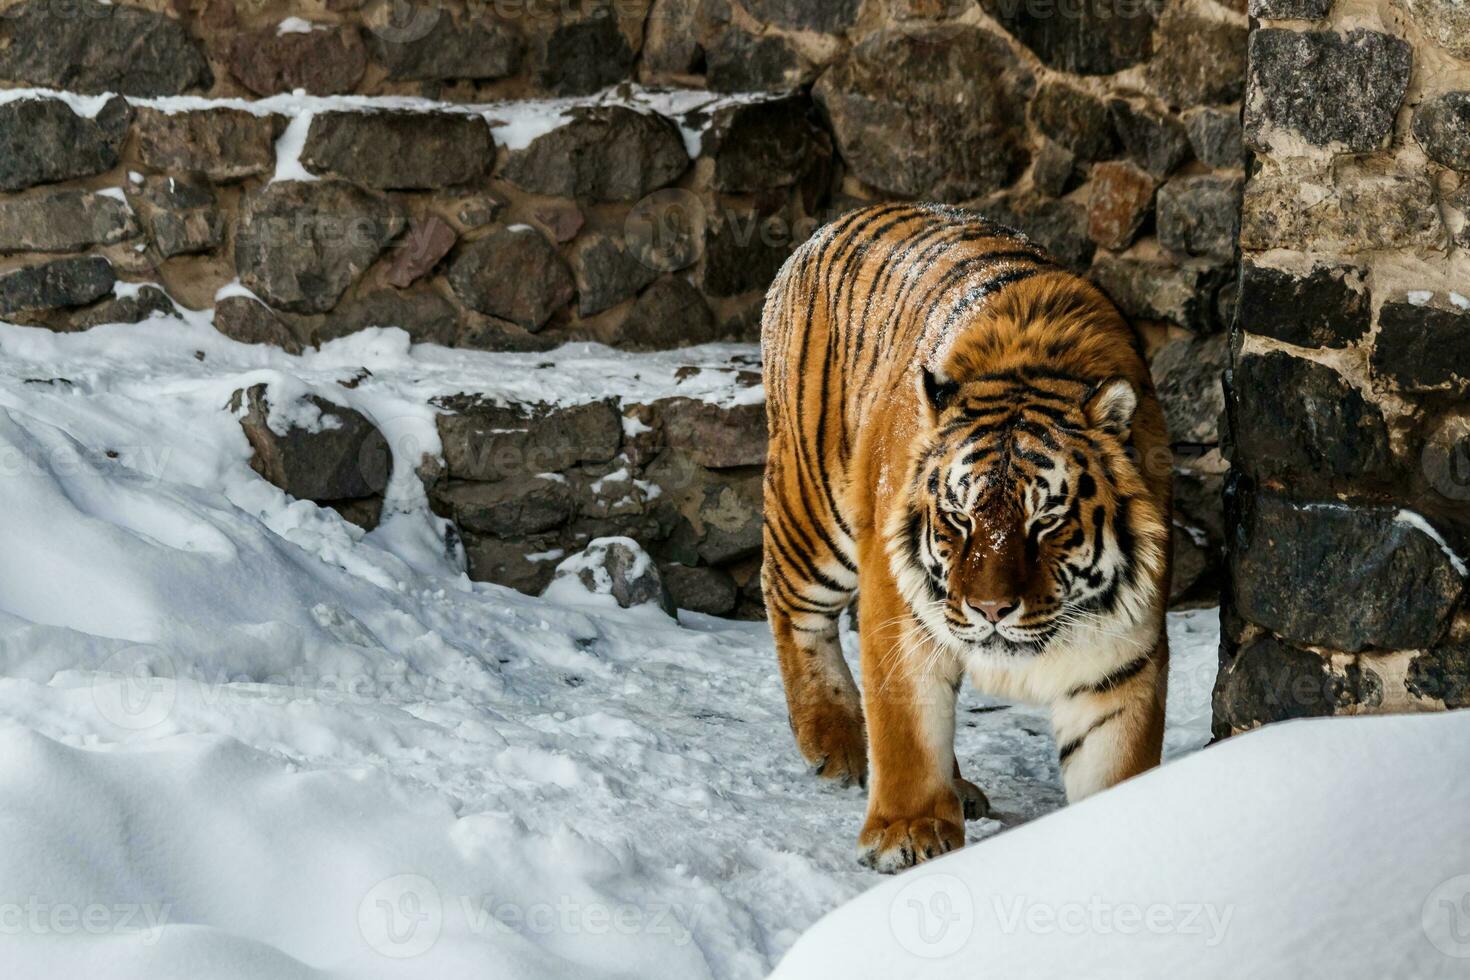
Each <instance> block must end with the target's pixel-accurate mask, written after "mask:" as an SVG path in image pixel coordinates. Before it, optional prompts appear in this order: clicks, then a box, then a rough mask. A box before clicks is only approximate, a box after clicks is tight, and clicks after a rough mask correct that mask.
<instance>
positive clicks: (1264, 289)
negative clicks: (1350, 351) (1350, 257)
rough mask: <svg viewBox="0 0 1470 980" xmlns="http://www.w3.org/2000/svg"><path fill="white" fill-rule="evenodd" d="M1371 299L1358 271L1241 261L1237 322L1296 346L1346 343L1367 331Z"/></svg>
mask: <svg viewBox="0 0 1470 980" xmlns="http://www.w3.org/2000/svg"><path fill="white" fill-rule="evenodd" d="M1372 319H1373V309H1372V303H1371V302H1370V300H1369V296H1368V287H1367V285H1366V283H1365V282H1364V273H1363V270H1361V269H1354V268H1352V267H1348V266H1319V267H1315V268H1313V269H1312V270H1311V271H1310V272H1309V273H1307V274H1305V275H1296V274H1294V273H1291V272H1287V271H1285V270H1281V269H1272V268H1269V267H1267V266H1263V265H1256V264H1254V263H1249V262H1246V263H1242V266H1241V281H1240V326H1241V329H1243V330H1246V331H1249V332H1250V333H1255V334H1260V335H1262V336H1264V337H1271V338H1274V339H1276V340H1282V341H1285V342H1286V343H1288V344H1296V345H1297V346H1299V347H1339V348H1341V347H1346V346H1347V345H1348V344H1351V343H1353V342H1354V341H1357V340H1359V339H1361V338H1362V336H1363V335H1364V334H1366V333H1367V332H1368V327H1369V325H1370V324H1371V322H1372Z"/></svg>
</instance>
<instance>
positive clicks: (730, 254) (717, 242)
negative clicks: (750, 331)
mask: <svg viewBox="0 0 1470 980" xmlns="http://www.w3.org/2000/svg"><path fill="white" fill-rule="evenodd" d="M716 217H717V219H718V220H713V221H709V222H707V223H706V225H705V228H704V233H705V241H704V279H703V285H704V291H705V293H706V294H707V295H709V296H713V297H724V296H739V295H741V294H742V293H750V292H765V291H766V288H767V287H769V286H770V284H771V281H772V280H773V279H775V278H776V273H777V272H779V271H781V266H782V264H783V263H784V262H785V261H786V257H787V256H788V255H790V254H791V248H792V241H791V232H790V227H789V226H788V225H787V223H786V221H785V219H784V218H783V217H781V216H780V215H771V214H762V213H761V212H759V211H757V210H754V209H749V210H744V211H741V210H737V209H736V208H735V207H733V206H731V207H728V208H725V209H724V210H723V211H722V212H720V213H719V214H718V215H717V216H716ZM661 256H662V253H661V254H660V255H659V256H655V258H659V257H661Z"/></svg>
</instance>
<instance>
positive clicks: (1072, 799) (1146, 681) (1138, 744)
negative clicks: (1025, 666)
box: [1052, 636, 1169, 803]
mask: <svg viewBox="0 0 1470 980" xmlns="http://www.w3.org/2000/svg"><path fill="white" fill-rule="evenodd" d="M1168 666H1169V648H1168V639H1167V637H1166V636H1160V638H1159V640H1158V643H1157V645H1156V646H1155V647H1154V649H1153V651H1152V652H1151V653H1149V654H1148V655H1147V656H1141V657H1139V658H1137V659H1136V660H1133V661H1130V662H1128V663H1126V664H1124V665H1123V666H1121V667H1119V668H1117V669H1115V670H1114V671H1112V672H1111V673H1110V674H1108V675H1107V676H1106V677H1104V678H1102V679H1101V680H1099V681H1097V682H1095V683H1093V684H1087V685H1082V686H1079V687H1078V688H1077V689H1075V690H1073V691H1072V692H1071V693H1069V694H1068V695H1067V696H1066V697H1064V698H1062V699H1061V700H1059V701H1057V702H1056V703H1055V704H1053V705H1052V730H1053V732H1054V733H1055V735H1056V741H1057V752H1058V756H1059V760H1060V763H1061V769H1062V783H1063V785H1064V786H1065V787H1066V789H1067V802H1068V803H1076V802H1077V801H1078V800H1081V799H1085V798H1086V797H1088V796H1091V795H1093V794H1094V793H1098V792H1101V791H1102V790H1105V789H1109V788H1111V787H1113V786H1116V785H1117V784H1118V783H1121V782H1122V781H1123V780H1125V779H1129V778H1131V777H1133V776H1137V775H1138V774H1139V773H1142V772H1145V771H1147V770H1149V769H1152V768H1153V767H1154V766H1157V765H1158V764H1159V757H1160V755H1161V754H1162V750H1163V744H1164V703H1165V693H1166V686H1167V679H1168Z"/></svg>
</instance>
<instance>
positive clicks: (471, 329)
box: [455, 314, 561, 353]
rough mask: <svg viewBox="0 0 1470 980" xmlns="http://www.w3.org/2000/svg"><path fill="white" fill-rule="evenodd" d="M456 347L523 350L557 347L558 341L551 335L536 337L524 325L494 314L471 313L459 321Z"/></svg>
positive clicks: (558, 345)
mask: <svg viewBox="0 0 1470 980" xmlns="http://www.w3.org/2000/svg"><path fill="white" fill-rule="evenodd" d="M455 346H456V347H465V348H468V349H469V350H488V351H497V352H501V353H526V352H530V351H546V350H551V349H552V348H553V347H560V346H561V341H559V340H556V339H555V338H553V337H545V336H538V335H536V334H534V333H531V332H530V331H529V330H527V329H526V328H525V327H518V326H516V325H515V324H514V323H509V322H507V321H505V320H501V319H498V318H496V317H493V316H485V315H483V314H470V315H468V316H467V317H466V318H465V322H464V323H461V324H460V328H459V337H458V339H457V340H456V341H455Z"/></svg>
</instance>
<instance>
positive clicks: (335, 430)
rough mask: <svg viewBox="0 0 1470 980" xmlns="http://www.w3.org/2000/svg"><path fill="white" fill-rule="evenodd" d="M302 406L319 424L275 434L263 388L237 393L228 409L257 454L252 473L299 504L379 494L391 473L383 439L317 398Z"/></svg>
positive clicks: (354, 415) (351, 414) (361, 420)
mask: <svg viewBox="0 0 1470 980" xmlns="http://www.w3.org/2000/svg"><path fill="white" fill-rule="evenodd" d="M304 400H305V401H306V402H308V403H310V405H311V406H312V408H313V409H314V410H315V411H317V412H320V413H321V422H322V424H320V425H317V426H312V427H310V428H308V427H303V426H298V425H294V424H287V425H284V426H282V428H284V429H285V431H284V432H278V431H276V429H275V428H273V427H272V426H271V424H270V415H271V406H270V402H269V401H268V399H267V397H266V386H265V385H255V386H253V387H251V388H248V389H245V390H242V391H237V392H235V395H234V397H233V398H232V399H231V402H230V408H231V410H232V411H234V412H236V413H237V414H238V416H239V418H240V427H241V428H242V429H243V430H244V431H245V438H246V439H248V440H249V441H250V447H251V449H253V450H254V451H255V454H254V455H253V456H252V457H251V460H250V466H251V468H252V469H254V470H255V472H257V473H259V474H260V475H261V476H262V477H264V478H265V479H266V480H268V481H269V482H271V483H273V484H275V485H276V486H278V487H280V488H281V489H282V490H284V491H286V493H288V494H290V495H291V496H293V497H296V498H297V499H299V500H314V501H318V502H322V501H329V500H356V499H359V498H362V497H370V496H374V495H377V494H381V493H382V492H383V488H384V487H385V486H387V484H388V474H389V472H390V470H391V467H392V455H391V452H390V450H389V448H388V443H387V440H385V439H384V438H383V434H382V433H381V432H379V431H378V430H377V427H376V426H374V425H373V424H372V423H371V422H369V421H368V420H367V419H366V418H365V417H364V416H363V415H362V414H361V413H360V412H356V411H354V410H353V409H350V408H345V407H343V406H341V405H334V404H332V403H331V402H328V401H326V400H324V399H322V398H318V397H317V396H315V395H307V396H306V397H305V399H304ZM277 424H278V425H280V423H279V422H278V423H277Z"/></svg>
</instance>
